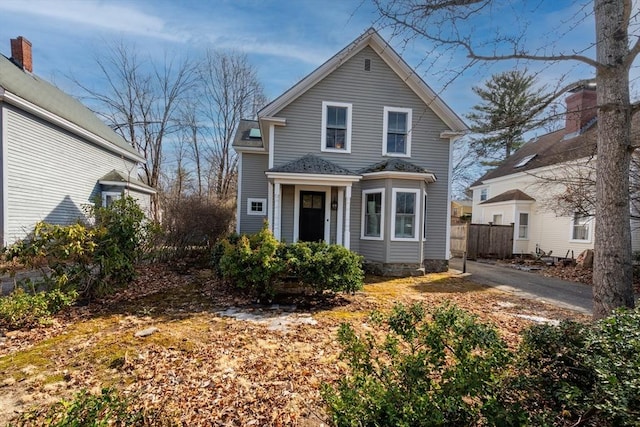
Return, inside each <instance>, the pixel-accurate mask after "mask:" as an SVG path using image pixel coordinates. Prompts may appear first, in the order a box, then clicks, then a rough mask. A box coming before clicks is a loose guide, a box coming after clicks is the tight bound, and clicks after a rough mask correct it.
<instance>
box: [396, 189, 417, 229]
mask: <svg viewBox="0 0 640 427" xmlns="http://www.w3.org/2000/svg"><path fill="white" fill-rule="evenodd" d="M419 197H420V190H412V189H406V190H405V189H395V188H394V189H393V206H392V213H393V218H392V221H391V224H392V227H393V238H392V240H414V241H415V240H418V237H419V236H418V230H417V228H418V227H417V224H418V221H417V218H416V214H417V213H418V212H419V207H418V205H419V202H420V199H419Z"/></svg>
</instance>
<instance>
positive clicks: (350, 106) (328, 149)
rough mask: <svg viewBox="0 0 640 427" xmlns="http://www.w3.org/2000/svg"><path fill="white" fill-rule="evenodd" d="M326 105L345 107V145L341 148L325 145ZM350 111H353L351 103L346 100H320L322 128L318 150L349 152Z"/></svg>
mask: <svg viewBox="0 0 640 427" xmlns="http://www.w3.org/2000/svg"><path fill="white" fill-rule="evenodd" d="M327 107H339V108H346V109H347V129H346V131H345V137H344V139H345V141H344V144H345V147H344V149H342V148H329V147H327ZM352 113H353V104H349V103H346V102H333V101H322V129H321V132H320V134H321V137H320V138H321V139H320V151H323V152H330V153H343V154H344V153H346V154H349V153H351V128H352V120H351V118H352Z"/></svg>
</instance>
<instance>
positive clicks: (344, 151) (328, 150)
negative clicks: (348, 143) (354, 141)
mask: <svg viewBox="0 0 640 427" xmlns="http://www.w3.org/2000/svg"><path fill="white" fill-rule="evenodd" d="M320 151H322V152H323V153H342V154H351V150H348V149H346V148H327V147H322V148H320Z"/></svg>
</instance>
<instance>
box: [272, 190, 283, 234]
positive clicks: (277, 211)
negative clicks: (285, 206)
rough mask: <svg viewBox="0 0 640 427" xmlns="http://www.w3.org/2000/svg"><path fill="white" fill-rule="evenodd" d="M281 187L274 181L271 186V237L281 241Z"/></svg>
mask: <svg viewBox="0 0 640 427" xmlns="http://www.w3.org/2000/svg"><path fill="white" fill-rule="evenodd" d="M281 221H282V185H281V184H280V182H278V181H276V182H275V183H274V185H273V237H275V238H276V239H278V240H281V239H282V227H281V225H282V224H281Z"/></svg>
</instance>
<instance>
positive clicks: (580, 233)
mask: <svg viewBox="0 0 640 427" xmlns="http://www.w3.org/2000/svg"><path fill="white" fill-rule="evenodd" d="M571 240H577V241H582V242H589V241H591V217H588V216H582V215H580V214H579V213H578V212H576V213H575V214H574V215H573V219H572V221H571Z"/></svg>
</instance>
